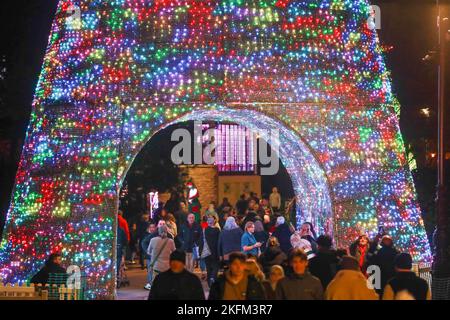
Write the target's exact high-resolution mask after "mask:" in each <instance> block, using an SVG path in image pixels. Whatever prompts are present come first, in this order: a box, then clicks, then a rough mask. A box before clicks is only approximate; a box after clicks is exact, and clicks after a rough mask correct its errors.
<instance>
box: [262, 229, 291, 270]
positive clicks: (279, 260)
mask: <svg viewBox="0 0 450 320" xmlns="http://www.w3.org/2000/svg"><path fill="white" fill-rule="evenodd" d="M287 260H288V258H287V255H286V254H285V253H284V252H283V251H282V250H281V248H280V243H279V242H278V239H277V238H275V237H270V238H269V240H268V242H267V248H266V250H264V251H263V253H262V254H261V256H260V257H259V263H260V264H261V265H262V267H263V272H264V274H265V275H267V276H268V275H269V273H270V270H272V267H273V266H275V265H279V266H281V267H283V268H286V267H287Z"/></svg>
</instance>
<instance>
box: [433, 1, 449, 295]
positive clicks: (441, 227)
mask: <svg viewBox="0 0 450 320" xmlns="http://www.w3.org/2000/svg"><path fill="white" fill-rule="evenodd" d="M436 4H437V9H438V20H437V21H438V32H439V37H438V38H439V69H438V77H439V80H438V152H437V165H438V185H437V192H436V216H437V223H436V234H435V249H436V250H435V253H434V257H433V267H432V270H433V271H432V275H433V281H432V294H433V299H434V300H449V299H450V246H449V237H448V233H449V226H448V217H447V214H448V213H447V205H446V200H447V199H446V197H445V196H446V192H447V190H446V186H445V180H444V179H445V178H444V161H445V149H444V116H445V114H444V111H445V65H446V41H447V33H448V28H449V27H448V26H449V19H448V17H444V9H443V7H441V6H440V5H439V0H437V1H436Z"/></svg>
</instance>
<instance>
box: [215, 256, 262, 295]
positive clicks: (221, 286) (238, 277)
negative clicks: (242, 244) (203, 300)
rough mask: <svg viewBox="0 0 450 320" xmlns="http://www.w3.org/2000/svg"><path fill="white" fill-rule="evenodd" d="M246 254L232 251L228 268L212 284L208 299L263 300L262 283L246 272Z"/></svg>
mask: <svg viewBox="0 0 450 320" xmlns="http://www.w3.org/2000/svg"><path fill="white" fill-rule="evenodd" d="M246 258H247V257H246V255H245V254H244V253H242V252H233V253H231V254H230V256H229V268H228V270H226V271H225V272H224V274H222V275H220V276H219V277H218V278H217V280H216V281H215V282H214V283H213V284H212V286H211V289H210V292H209V297H208V300H264V299H265V293H264V288H263V286H262V284H261V283H260V282H259V281H258V280H256V278H255V277H254V276H252V275H248V273H247V272H246Z"/></svg>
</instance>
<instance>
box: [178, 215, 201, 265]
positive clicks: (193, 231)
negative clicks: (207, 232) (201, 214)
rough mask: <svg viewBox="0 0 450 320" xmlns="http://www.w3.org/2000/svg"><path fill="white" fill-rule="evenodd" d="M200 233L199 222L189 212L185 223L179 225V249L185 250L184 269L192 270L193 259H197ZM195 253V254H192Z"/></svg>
mask: <svg viewBox="0 0 450 320" xmlns="http://www.w3.org/2000/svg"><path fill="white" fill-rule="evenodd" d="M201 235H202V228H201V227H200V224H198V223H197V222H196V221H195V215H194V214H193V213H190V214H189V215H188V217H187V221H186V223H185V224H183V225H182V226H181V232H180V235H179V239H180V242H181V250H182V251H184V252H186V269H187V270H188V271H190V272H194V268H195V260H196V259H199V258H200V257H199V252H198V245H199V243H200V237H201ZM194 254H195V255H194Z"/></svg>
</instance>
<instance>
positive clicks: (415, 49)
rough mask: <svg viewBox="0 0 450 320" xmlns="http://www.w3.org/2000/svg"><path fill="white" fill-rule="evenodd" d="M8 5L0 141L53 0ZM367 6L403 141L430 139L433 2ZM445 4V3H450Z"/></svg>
mask: <svg viewBox="0 0 450 320" xmlns="http://www.w3.org/2000/svg"><path fill="white" fill-rule="evenodd" d="M444 1H445V0H444ZM444 1H443V2H444ZM8 2H9V3H2V10H1V11H0V23H1V28H0V30H1V31H0V32H1V34H0V37H1V40H2V41H1V42H0V43H1V48H0V57H1V56H6V68H7V70H8V71H7V78H6V85H2V86H1V87H0V88H1V90H0V100H3V101H4V103H3V106H2V107H1V109H0V139H1V138H13V139H17V138H20V139H23V137H24V136H25V130H26V127H27V124H28V120H29V114H30V111H31V103H32V99H33V94H34V90H35V86H36V82H37V80H38V76H39V72H40V68H41V64H42V60H43V57H44V53H45V49H46V46H47V41H48V36H49V32H50V27H51V22H52V18H53V14H54V13H55V11H56V5H57V2H58V1H57V0H28V1H27V0H14V1H8ZM372 3H373V4H377V5H379V6H380V7H381V11H382V28H381V30H379V35H380V39H381V41H382V44H383V45H387V46H393V49H392V51H390V52H389V53H388V54H387V55H386V59H387V60H386V62H387V65H388V68H389V69H390V70H391V71H392V80H393V90H394V93H395V94H396V95H397V97H398V98H399V100H400V103H401V106H402V113H401V119H400V124H401V130H402V133H403V135H404V137H405V140H406V143H408V141H411V140H413V139H417V138H418V137H423V136H426V137H430V138H431V137H434V136H436V130H437V129H436V125H434V124H435V123H436V121H437V115H436V107H437V106H436V103H437V93H436V92H437V89H436V86H437V81H436V80H437V71H436V66H435V65H433V64H425V63H423V62H422V57H424V56H425V54H426V53H427V52H428V50H430V49H433V48H434V47H435V46H436V42H437V37H436V13H437V11H436V7H435V1H434V0H376V1H373V2H372ZM446 3H449V5H450V0H449V1H447V2H446ZM448 69H450V68H448ZM449 79H450V77H449ZM447 93H450V90H447ZM449 96H450V95H449ZM447 101H450V99H448V100H447ZM423 107H430V108H431V110H432V116H431V118H430V119H428V120H427V121H428V123H427V122H425V121H426V120H425V119H424V118H423V117H421V116H420V112H419V110H420V108H423ZM448 114H449V115H450V112H448ZM448 123H450V121H448ZM418 128H420V130H418ZM19 150H20V148H19ZM0 164H1V163H0ZM14 171H15V170H8V171H7V172H5V170H1V168H0V175H1V177H0V181H2V182H3V183H1V184H2V186H0V194H1V197H2V199H0V202H1V204H2V206H1V208H0V211H3V210H4V208H5V206H6V203H5V200H6V199H8V198H9V195H10V192H11V191H10V190H8V183H9V184H11V183H12V182H11V181H13V180H14V174H15V172H14ZM6 201H9V200H6Z"/></svg>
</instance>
